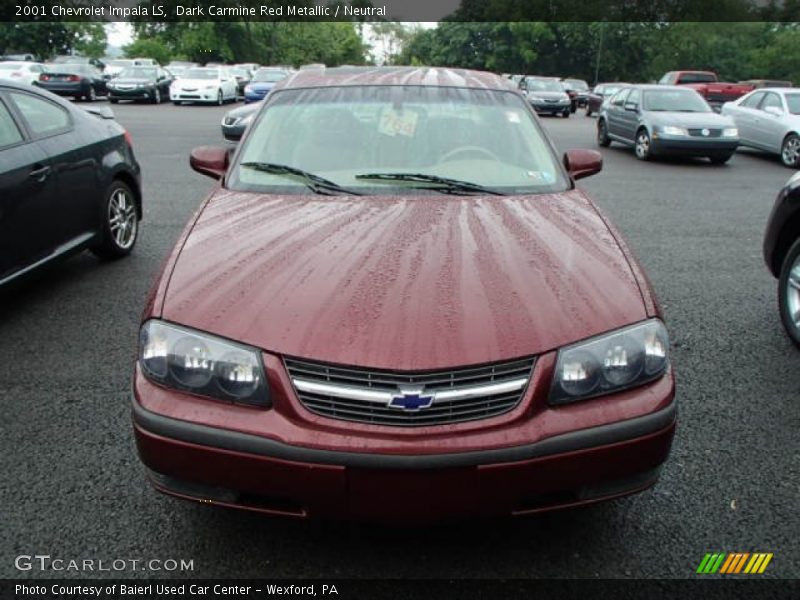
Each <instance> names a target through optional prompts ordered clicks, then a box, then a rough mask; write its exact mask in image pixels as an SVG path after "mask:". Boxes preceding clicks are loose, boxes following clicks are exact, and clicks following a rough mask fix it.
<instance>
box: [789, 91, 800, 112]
mask: <svg viewBox="0 0 800 600" xmlns="http://www.w3.org/2000/svg"><path fill="white" fill-rule="evenodd" d="M785 98H786V105H787V106H788V107H789V112H790V113H792V114H793V115H800V94H786V96H785Z"/></svg>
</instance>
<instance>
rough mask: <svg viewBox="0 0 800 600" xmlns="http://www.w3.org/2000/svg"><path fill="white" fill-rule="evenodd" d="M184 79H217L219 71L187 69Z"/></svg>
mask: <svg viewBox="0 0 800 600" xmlns="http://www.w3.org/2000/svg"><path fill="white" fill-rule="evenodd" d="M183 77H184V79H217V78H218V77H219V71H217V70H216V69H187V70H186V73H184V74H183Z"/></svg>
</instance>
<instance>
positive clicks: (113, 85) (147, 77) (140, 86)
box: [106, 67, 173, 104]
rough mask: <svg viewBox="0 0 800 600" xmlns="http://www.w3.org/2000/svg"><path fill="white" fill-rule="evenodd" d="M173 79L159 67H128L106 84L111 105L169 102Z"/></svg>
mask: <svg viewBox="0 0 800 600" xmlns="http://www.w3.org/2000/svg"><path fill="white" fill-rule="evenodd" d="M172 81H173V78H172V77H171V76H170V74H169V73H168V72H167V71H165V70H164V69H162V68H161V67H129V68H127V69H125V70H124V71H122V72H121V73H120V74H119V75H118V76H117V77H116V78H114V79H113V80H111V81H109V82H108V84H106V87H107V88H108V99H109V101H110V102H111V103H112V104H116V103H117V102H119V101H120V100H134V101H135V100H144V101H146V102H152V103H153V104H161V101H162V100H165V99H166V100H169V86H170V85H171V84H172Z"/></svg>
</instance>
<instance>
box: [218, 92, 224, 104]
mask: <svg viewBox="0 0 800 600" xmlns="http://www.w3.org/2000/svg"><path fill="white" fill-rule="evenodd" d="M224 102H225V100H224V98H223V96H222V90H219V91H217V106H222V105H223V104H224Z"/></svg>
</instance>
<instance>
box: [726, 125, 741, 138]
mask: <svg viewBox="0 0 800 600" xmlns="http://www.w3.org/2000/svg"><path fill="white" fill-rule="evenodd" d="M738 136H739V130H738V129H737V128H736V127H726V128H725V129H723V130H722V137H738Z"/></svg>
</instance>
